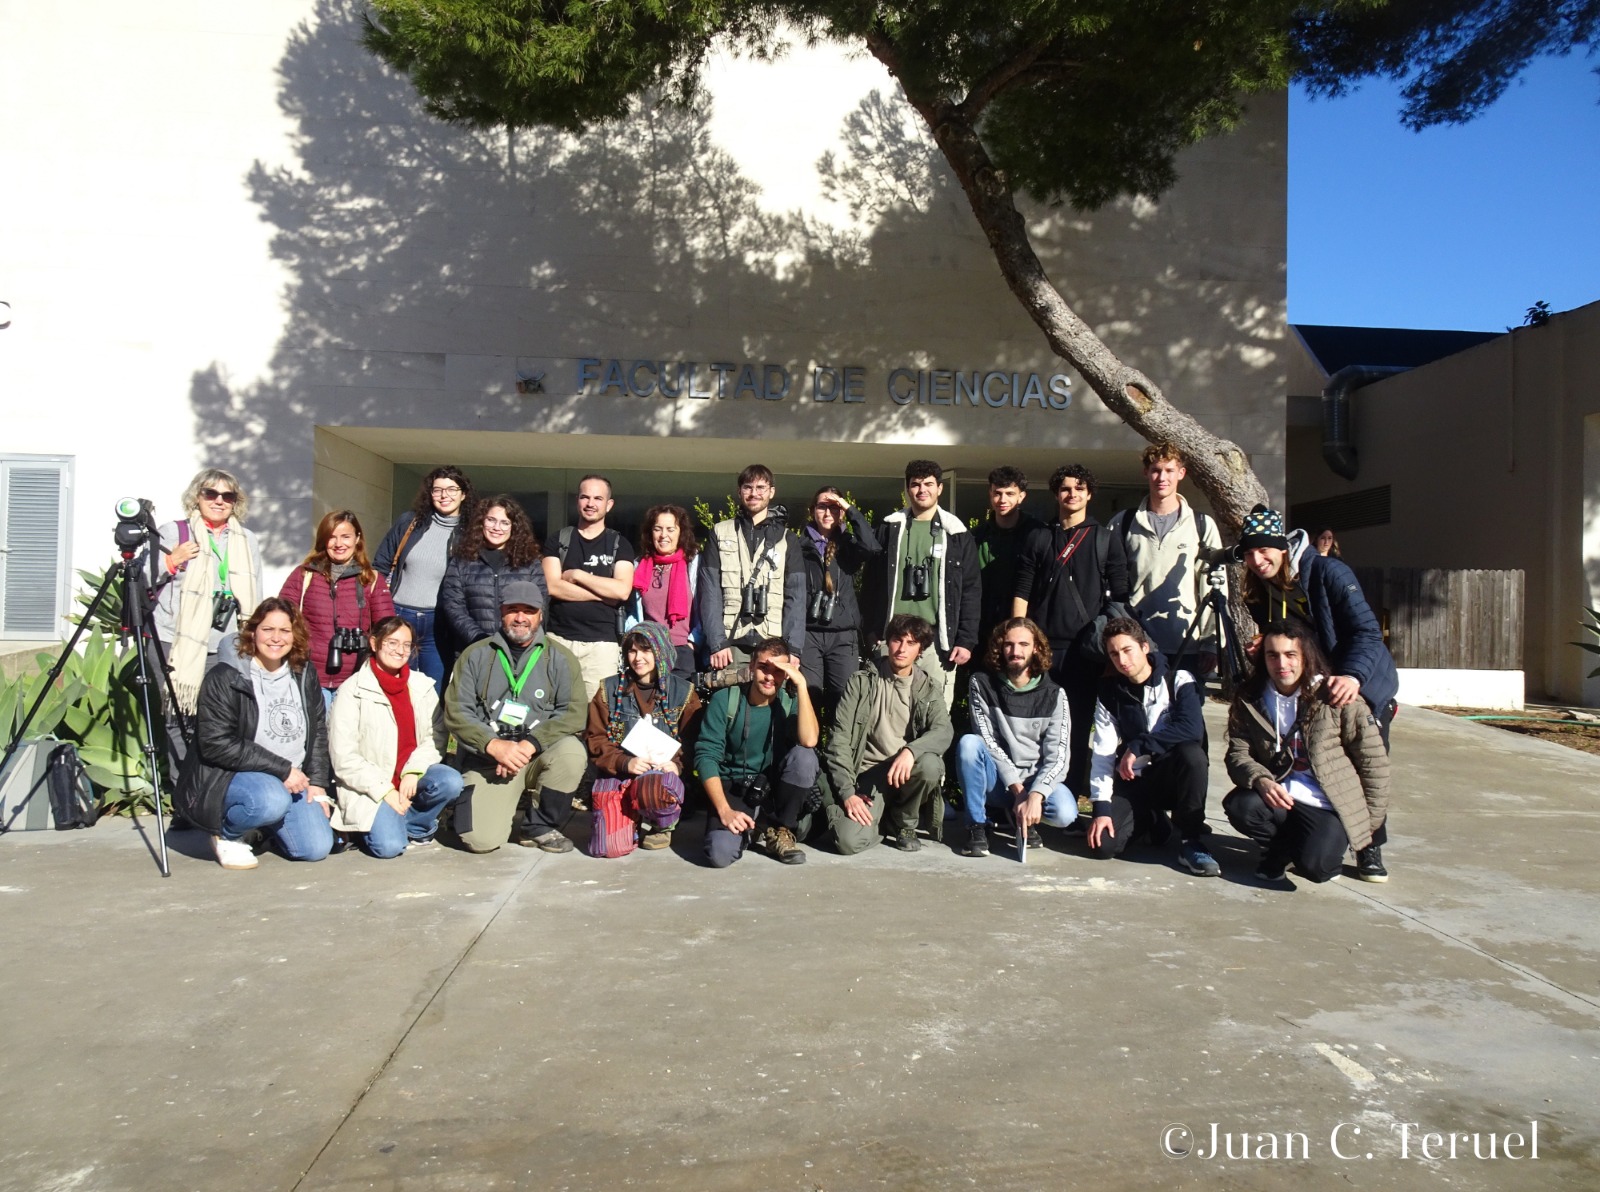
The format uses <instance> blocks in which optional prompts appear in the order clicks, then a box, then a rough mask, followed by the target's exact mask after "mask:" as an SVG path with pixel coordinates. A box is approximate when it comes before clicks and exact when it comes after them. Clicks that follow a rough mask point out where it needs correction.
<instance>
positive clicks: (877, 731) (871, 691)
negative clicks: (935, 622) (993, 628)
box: [822, 613, 952, 856]
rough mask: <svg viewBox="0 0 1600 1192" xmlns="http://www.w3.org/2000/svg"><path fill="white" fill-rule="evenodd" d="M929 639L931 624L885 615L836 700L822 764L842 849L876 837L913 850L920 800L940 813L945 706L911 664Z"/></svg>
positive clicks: (948, 734) (866, 844) (937, 689)
mask: <svg viewBox="0 0 1600 1192" xmlns="http://www.w3.org/2000/svg"><path fill="white" fill-rule="evenodd" d="M932 644H933V626H932V625H930V624H928V622H926V621H925V620H923V619H922V618H921V617H916V616H911V615H909V614H905V613H902V614H900V615H897V616H895V617H892V618H890V620H889V624H888V626H887V627H886V628H885V630H884V642H883V648H884V656H883V657H882V658H881V659H878V660H877V661H876V662H875V663H869V664H868V665H867V666H865V667H863V668H862V669H861V670H859V671H857V672H856V673H855V674H854V675H852V676H851V677H850V682H849V684H848V685H847V686H846V687H845V690H844V696H843V698H842V699H840V701H839V707H838V710H837V711H836V712H835V714H834V722H833V733H832V735H831V736H830V737H829V738H828V745H827V748H826V749H825V750H824V751H823V759H822V764H823V768H824V769H825V770H826V771H827V775H828V781H829V783H830V784H831V785H832V787H833V799H834V801H833V802H832V803H831V804H829V806H828V822H829V824H830V825H831V826H832V828H833V837H834V841H835V842H836V843H837V844H838V846H839V851H840V852H841V853H844V854H845V855H846V856H849V855H850V854H852V853H859V852H861V851H862V850H864V849H869V848H871V847H872V846H873V845H875V844H877V843H878V838H879V837H880V836H885V837H887V838H888V840H889V842H890V843H891V844H893V845H894V846H895V847H897V848H900V849H903V850H904V851H905V852H908V853H911V852H916V850H917V849H919V848H921V847H922V842H921V841H920V840H918V839H917V813H918V810H919V809H920V808H921V806H922V805H923V803H924V802H927V803H929V804H930V805H931V806H932V808H933V811H932V814H934V815H935V816H943V814H944V811H943V808H942V807H941V806H939V803H940V801H941V793H942V791H943V789H944V751H945V750H946V749H948V748H950V742H951V740H952V730H951V727H950V713H949V711H948V710H947V709H946V708H945V706H944V691H943V688H942V687H941V686H940V685H938V684H936V683H935V682H934V681H933V679H932V677H931V676H930V675H929V674H928V672H927V671H926V670H924V669H922V668H921V667H919V666H917V659H918V658H920V657H921V656H922V652H923V651H924V650H926V649H927V648H928V647H929V646H931V645H932ZM935 823H937V821H935Z"/></svg>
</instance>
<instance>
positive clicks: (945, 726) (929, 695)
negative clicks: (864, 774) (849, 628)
mask: <svg viewBox="0 0 1600 1192" xmlns="http://www.w3.org/2000/svg"><path fill="white" fill-rule="evenodd" d="M880 673H881V672H880V671H879V669H878V664H876V663H867V664H865V665H864V666H862V668H861V669H860V670H858V671H857V672H856V673H855V674H853V675H851V676H850V682H849V683H848V684H847V685H846V686H845V689H844V695H843V696H842V697H841V698H840V700H839V707H838V710H837V711H836V712H835V713H834V718H833V730H832V732H831V733H830V734H829V736H828V747H827V748H826V749H825V750H824V751H823V754H822V768H823V769H824V770H825V771H826V772H827V775H828V784H829V786H831V787H832V789H833V792H834V798H835V799H837V800H838V801H839V802H840V803H841V804H842V803H843V802H844V801H845V800H846V799H848V798H849V797H850V796H851V795H853V794H855V793H856V779H857V778H860V777H861V763H862V759H863V758H864V757H865V756H866V752H867V734H868V733H869V732H870V731H871V729H872V704H873V698H872V697H873V688H874V687H875V686H876V685H877V684H878V683H879V682H880V681H882V680H881V679H880ZM911 676H912V677H911V720H910V722H909V723H908V724H907V725H906V748H907V749H909V750H911V754H912V756H913V757H914V758H917V757H921V756H922V755H923V754H928V753H931V754H932V755H933V756H934V757H942V756H943V755H944V751H945V750H946V749H949V748H950V742H951V741H952V740H954V739H955V736H954V730H953V729H952V728H951V726H950V713H949V712H948V711H947V710H946V709H945V706H944V691H943V689H942V688H941V687H939V686H938V685H937V684H936V683H934V681H933V676H932V675H930V674H929V673H928V672H927V671H925V670H923V669H922V668H921V667H920V666H919V667H917V668H916V669H915V670H914V671H912V672H911Z"/></svg>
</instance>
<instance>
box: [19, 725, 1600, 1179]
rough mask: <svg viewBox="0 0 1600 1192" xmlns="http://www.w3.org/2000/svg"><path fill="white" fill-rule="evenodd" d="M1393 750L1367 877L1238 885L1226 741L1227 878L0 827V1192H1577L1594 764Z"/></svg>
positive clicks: (1064, 850) (1146, 861)
mask: <svg viewBox="0 0 1600 1192" xmlns="http://www.w3.org/2000/svg"><path fill="white" fill-rule="evenodd" d="M1219 711H1220V710H1219V709H1217V708H1215V707H1213V708H1211V709H1209V711H1208V714H1209V715H1211V716H1212V717H1213V719H1212V725H1211V729H1212V739H1213V741H1214V742H1215V741H1219V740H1220V735H1221V734H1220V729H1221V721H1220V717H1218V716H1217V715H1216V714H1217V713H1218V712H1219ZM1394 743H1395V758H1396V787H1395V797H1394V811H1393V820H1392V825H1393V832H1394V839H1393V843H1392V845H1391V847H1390V848H1388V849H1386V850H1385V857H1386V860H1387V861H1388V863H1389V867H1390V870H1391V872H1392V874H1393V878H1392V880H1391V881H1390V882H1389V883H1388V884H1387V885H1381V886H1380V885H1367V884H1363V883H1360V882H1357V881H1355V880H1354V879H1353V877H1351V876H1348V875H1347V876H1346V877H1345V878H1343V879H1340V880H1338V881H1336V882H1333V883H1331V884H1330V885H1327V886H1323V887H1313V886H1310V885H1307V884H1305V883H1298V884H1297V888H1296V889H1295V890H1294V891H1292V892H1288V891H1277V890H1268V889H1265V888H1263V887H1261V886H1260V885H1259V884H1258V883H1257V882H1256V881H1255V880H1254V878H1253V877H1252V876H1251V873H1252V870H1253V869H1254V854H1253V851H1251V850H1250V849H1249V848H1248V847H1246V846H1245V845H1244V843H1243V842H1242V841H1241V840H1239V839H1238V837H1237V836H1235V835H1234V833H1233V832H1232V830H1231V829H1229V828H1228V827H1227V825H1226V822H1225V821H1224V820H1223V819H1222V817H1221V814H1220V810H1219V807H1220V802H1221V795H1222V793H1223V792H1224V791H1225V790H1226V785H1225V780H1224V779H1223V777H1222V771H1221V767H1220V765H1217V766H1215V767H1214V775H1213V786H1212V796H1211V808H1212V813H1213V814H1212V823H1213V825H1214V826H1215V827H1216V829H1217V835H1216V837H1215V838H1214V839H1215V841H1216V847H1215V849H1214V851H1215V852H1216V854H1217V856H1218V859H1219V860H1221V862H1222V864H1223V868H1224V875H1225V876H1224V877H1223V879H1222V880H1221V881H1216V880H1203V879H1198V878H1192V877H1189V876H1187V875H1186V874H1183V873H1181V872H1180V871H1178V870H1177V869H1175V868H1174V866H1173V864H1172V858H1171V856H1170V854H1168V853H1159V854H1157V853H1145V854H1136V855H1135V856H1134V857H1133V859H1131V860H1123V861H1116V862H1106V863H1094V862H1091V861H1089V860H1087V859H1086V858H1085V857H1084V856H1083V855H1082V852H1081V848H1082V845H1081V840H1071V841H1066V842H1064V841H1063V840H1062V839H1061V838H1060V837H1059V836H1054V835H1053V836H1050V837H1049V838H1048V840H1049V844H1050V847H1049V848H1047V849H1046V850H1045V851H1044V852H1042V853H1033V854H1030V855H1029V858H1028V861H1027V863H1026V865H1019V864H1017V863H1016V862H1015V861H1014V860H1011V859H1008V858H1007V857H1006V856H1004V855H1003V853H997V854H996V855H994V856H991V857H989V858H987V859H984V860H969V859H965V858H961V857H958V856H955V855H954V854H953V853H951V852H950V851H949V850H948V849H946V848H944V847H942V846H928V847H925V848H924V849H923V850H922V852H920V853H919V854H915V855H911V856H906V855H902V854H899V853H896V852H892V851H890V850H886V849H877V850H873V851H872V852H870V853H868V854H865V855H863V856H860V857H856V858H849V859H846V858H840V857H836V856H833V855H830V854H827V853H822V852H817V851H815V850H812V851H811V854H810V857H809V859H808V864H807V865H806V866H805V867H804V868H799V869H791V868H787V867H784V866H780V865H777V864H774V863H773V862H771V861H770V860H768V859H766V858H765V857H761V856H758V855H752V856H749V857H747V858H746V859H745V860H743V861H741V862H740V863H739V864H737V865H736V866H734V867H733V868H732V869H730V870H726V871H712V870H707V869H703V868H700V867H698V866H697V865H695V864H694V863H693V862H692V860H691V859H690V858H691V857H692V856H693V855H694V854H695V852H696V847H695V846H697V844H698V825H692V826H693V827H694V828H695V830H694V831H682V832H680V833H679V836H680V842H679V845H678V847H679V849H680V852H679V854H678V855H673V854H662V853H635V854H634V855H632V856H631V857H628V858H626V859H623V860H620V861H598V860H593V859H590V858H588V857H586V856H584V855H582V854H581V853H577V854H571V855H567V856H562V857H550V856H545V855H543V854H540V853H537V852H535V851H531V850H525V849H518V848H506V849H502V850H500V851H499V852H497V853H494V854H490V855H488V856H483V857H472V856H468V855H465V854H462V853H458V852H453V851H450V850H446V849H442V848H435V849H431V850H427V851H424V852H420V853H413V854H410V855H407V856H405V857H403V858H400V859H398V860H395V861H390V862H376V861H372V860H369V859H367V858H365V857H362V856H359V855H354V854H345V855H342V856H337V857H332V858H330V859H329V860H327V861H325V862H323V863H321V864H318V865H309V866H304V865H302V866H296V865H291V864H289V863H287V862H285V861H282V860H280V859H277V858H274V857H268V858H265V859H264V860H263V863H262V865H261V867H260V868H259V869H258V870H256V871H254V872H252V873H229V872H225V871H223V870H221V869H220V868H219V867H217V865H216V864H215V863H214V862H213V861H212V860H211V859H210V854H209V849H208V847H207V845H206V842H205V840H204V839H203V838H202V837H200V836H198V835H197V834H193V833H183V834H176V835H174V836H173V837H172V844H173V846H174V849H175V853H174V857H173V875H172V877H171V878H170V879H162V878H161V877H160V875H159V873H158V872H157V870H156V867H155V865H154V862H153V861H152V859H151V855H150V853H149V851H148V844H147V841H146V838H145V836H144V834H143V833H142V831H141V830H140V829H139V828H138V827H136V826H133V825H130V824H129V823H128V822H127V821H112V822H108V823H105V824H102V825H101V826H99V827H97V828H95V829H93V830H92V831H89V832H83V833H61V834H55V833H50V834H46V833H19V834H14V835H10V836H6V837H0V949H3V951H0V956H3V958H4V961H3V962H4V970H3V977H0V992H3V995H4V997H3V1007H4V1009H3V1014H0V1104H3V1106H4V1110H3V1114H0V1190H10V1189H18V1190H21V1189H28V1190H34V1189H49V1190H52V1192H55V1190H61V1192H66V1190H91V1189H94V1190H98V1189H106V1190H112V1189H139V1190H146V1189H148V1190H156V1189H159V1190H161V1192H169V1190H178V1189H239V1188H251V1189H284V1190H288V1189H307V1190H311V1189H368V1188H381V1189H407V1190H412V1189H418V1190H421V1189H474V1190H476V1189H494V1188H537V1189H616V1188H623V1187H640V1188H644V1187H648V1188H673V1189H679V1188H681V1189H685V1190H688V1189H695V1190H704V1189H794V1190H797V1192H816V1190H824V1192H843V1190H847V1189H865V1188H885V1189H947V1188H981V1189H986V1190H987V1189H1019V1190H1020V1189H1044V1188H1069V1187H1079V1186H1083V1187H1095V1188H1101V1189H1121V1188H1128V1189H1133V1188H1147V1187H1189V1186H1214V1187H1227V1188H1239V1189H1268V1188H1280V1187H1283V1186H1285V1185H1286V1184H1287V1183H1288V1182H1289V1181H1294V1186H1295V1187H1303V1188H1306V1189H1321V1188H1330V1189H1331V1188H1338V1189H1347V1188H1352V1187H1354V1188H1412V1187H1417V1186H1421V1185H1422V1184H1423V1183H1424V1182H1428V1183H1433V1182H1436V1181H1448V1183H1449V1186H1450V1187H1452V1188H1454V1189H1497V1188H1508V1189H1509V1188H1516V1189H1525V1188H1539V1189H1559V1188H1570V1189H1585V1190H1592V1189H1594V1188H1595V1187H1597V1186H1600V1115H1597V1106H1600V866H1597V864H1596V859H1597V857H1600V758H1593V757H1588V756H1585V755H1582V754H1578V753H1575V752H1569V751H1567V750H1564V749H1562V748H1561V747H1559V746H1555V745H1548V744H1545V743H1542V742H1538V741H1527V740H1522V739H1518V738H1515V737H1512V736H1510V735H1509V734H1503V733H1499V732H1497V731H1496V730H1494V729H1491V728H1486V727H1483V726H1479V725H1473V724H1468V723H1463V722H1460V721H1457V720H1454V719H1452V718H1449V717H1446V716H1442V715H1437V714H1433V713H1428V712H1422V711H1416V710H1412V709H1406V710H1404V711H1403V712H1402V715H1401V717H1400V719H1399V720H1398V721H1397V722H1396V726H1395V731H1394ZM1215 752H1218V753H1219V755H1220V750H1217V751H1215ZM579 827H580V824H579V823H577V822H575V823H574V825H573V828H574V830H576V829H577V828H579ZM1213 1131H1215V1132H1216V1142H1215V1144H1213ZM1535 1133H1536V1138H1537V1152H1538V1153H1537V1158H1535V1157H1533V1156H1532V1149H1533V1144H1534V1135H1535ZM1429 1135H1436V1136H1437V1137H1433V1138H1430V1137H1429ZM1449 1135H1454V1136H1455V1138H1454V1157H1453V1158H1452V1157H1451V1154H1450V1145H1451V1141H1450V1139H1449V1138H1448V1137H1447V1136H1449ZM1491 1141H1492V1143H1493V1146H1494V1147H1495V1152H1494V1153H1495V1156H1496V1157H1495V1158H1493V1159H1489V1158H1481V1159H1480V1158H1477V1157H1475V1155H1474V1146H1475V1145H1476V1147H1477V1149H1478V1154H1482V1155H1487V1154H1488V1149H1489V1147H1490V1145H1491ZM1508 1146H1509V1151H1510V1153H1511V1154H1512V1155H1513V1156H1515V1157H1506V1156H1507V1150H1508ZM1214 1147H1215V1153H1213V1148H1214ZM1169 1152H1170V1153H1169ZM1274 1154H1275V1156H1276V1157H1274Z"/></svg>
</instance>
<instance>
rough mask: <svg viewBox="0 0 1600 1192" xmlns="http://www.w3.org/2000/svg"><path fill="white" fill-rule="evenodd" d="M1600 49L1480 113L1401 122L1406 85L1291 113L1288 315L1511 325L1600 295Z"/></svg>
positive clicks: (1299, 103)
mask: <svg viewBox="0 0 1600 1192" xmlns="http://www.w3.org/2000/svg"><path fill="white" fill-rule="evenodd" d="M1595 64H1596V60H1595V59H1592V58H1591V59H1585V58H1581V57H1569V58H1566V59H1545V60H1542V61H1539V62H1537V63H1535V64H1534V66H1533V67H1532V68H1530V70H1529V71H1528V72H1527V74H1526V75H1525V76H1524V78H1523V80H1522V81H1521V82H1520V83H1516V84H1513V85H1512V86H1511V88H1510V89H1509V90H1508V91H1507V93H1506V94H1505V96H1504V97H1502V98H1501V100H1500V101H1499V103H1497V104H1496V105H1495V106H1494V107H1493V108H1491V109H1490V110H1489V111H1488V112H1487V113H1485V114H1484V115H1483V116H1481V117H1479V118H1478V119H1477V120H1475V121H1474V122H1472V123H1471V124H1467V125H1462V126H1459V127H1449V128H1432V129H1429V130H1427V131H1426V132H1422V133H1413V132H1409V131H1407V130H1406V129H1404V128H1402V127H1401V125H1400V122H1399V120H1398V119H1397V117H1396V113H1397V112H1398V111H1399V107H1400V103H1399V98H1398V89H1397V88H1396V87H1395V86H1394V85H1392V84H1390V83H1387V82H1369V83H1367V84H1365V85H1364V86H1363V87H1362V89H1361V90H1360V91H1358V92H1356V93H1355V94H1354V95H1351V96H1347V97H1346V98H1344V99H1339V100H1331V101H1330V100H1310V99H1308V98H1306V96H1305V95H1304V94H1303V93H1301V92H1299V91H1298V90H1297V91H1296V92H1295V93H1294V95H1293V96H1291V99H1290V108H1289V130H1290V131H1289V319H1290V321H1291V322H1296V323H1343V324H1349V325H1353V326H1372V327H1442V328H1459V329H1464V330H1484V331H1500V330H1503V329H1505V328H1506V327H1508V326H1516V325H1518V324H1520V323H1521V322H1522V316H1523V312H1524V311H1525V310H1526V309H1527V308H1528V307H1529V306H1531V305H1532V304H1533V303H1534V302H1535V301H1538V300H1541V299H1542V300H1543V301H1545V302H1548V303H1549V304H1550V307H1551V309H1552V310H1556V311H1561V310H1570V309H1572V308H1573V307H1576V306H1583V305H1584V304H1586V303H1589V302H1594V301H1597V300H1600V102H1597V101H1600V78H1596V76H1595V74H1594V73H1593V68H1594V66H1595Z"/></svg>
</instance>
